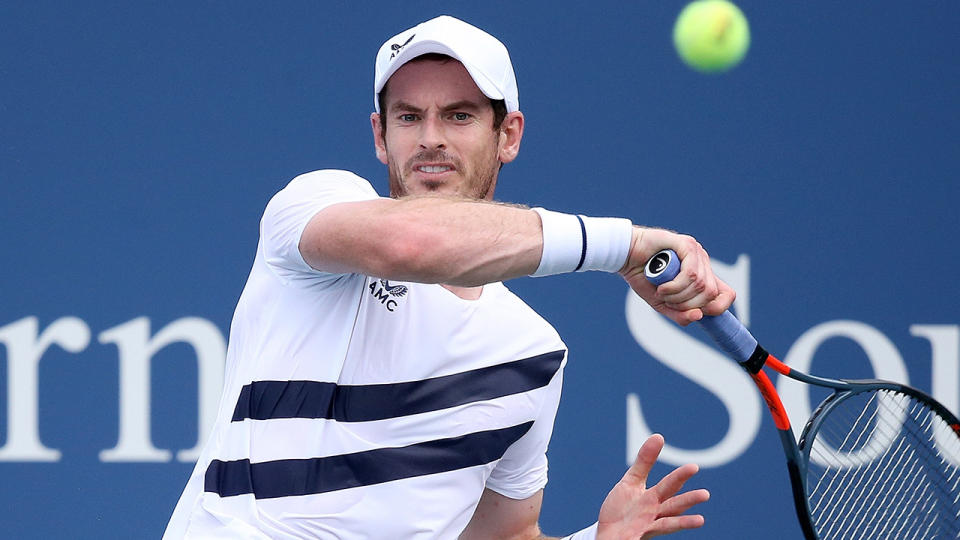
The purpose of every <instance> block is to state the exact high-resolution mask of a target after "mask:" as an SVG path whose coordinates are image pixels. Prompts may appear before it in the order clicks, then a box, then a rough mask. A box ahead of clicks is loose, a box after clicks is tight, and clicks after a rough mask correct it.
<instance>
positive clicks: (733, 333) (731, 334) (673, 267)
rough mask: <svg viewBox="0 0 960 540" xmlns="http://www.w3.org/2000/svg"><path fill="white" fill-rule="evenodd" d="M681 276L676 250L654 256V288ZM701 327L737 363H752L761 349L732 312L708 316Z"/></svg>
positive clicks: (650, 270) (650, 264)
mask: <svg viewBox="0 0 960 540" xmlns="http://www.w3.org/2000/svg"><path fill="white" fill-rule="evenodd" d="M679 273H680V257H678V256H677V254H676V252H674V251H673V250H672V249H665V250H663V251H661V252H659V253H657V254H656V255H654V256H653V257H651V258H650V260H649V261H647V265H646V267H645V268H644V274H645V275H646V277H647V281H649V282H650V283H653V284H654V285H661V284H663V283H667V282H668V281H673V278H675V277H677V274H679ZM700 324H701V325H702V326H703V329H704V330H706V331H707V334H709V335H710V337H711V338H713V340H714V341H715V342H716V343H717V346H719V347H720V348H721V349H722V350H723V351H724V352H726V353H727V354H728V355H730V356H731V357H732V358H733V359H734V360H736V361H737V362H746V361H747V360H749V359H750V356H751V355H752V354H753V352H754V350H756V348H757V340H756V338H754V337H753V335H752V334H751V333H750V331H749V330H747V328H746V327H745V326H743V324H742V323H741V322H740V321H739V320H737V318H736V317H734V316H733V313H730V312H729V311H724V312H723V314H721V315H716V316H713V315H704V317H703V318H702V319H700Z"/></svg>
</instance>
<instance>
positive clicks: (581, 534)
mask: <svg viewBox="0 0 960 540" xmlns="http://www.w3.org/2000/svg"><path fill="white" fill-rule="evenodd" d="M597 525H599V523H594V524H593V525H591V526H589V527H587V528H586V529H583V530H582V531H578V532H575V533H573V534H571V535H570V536H564V537H563V540H597Z"/></svg>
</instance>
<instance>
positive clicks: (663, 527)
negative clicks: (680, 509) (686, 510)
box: [643, 514, 704, 539]
mask: <svg viewBox="0 0 960 540" xmlns="http://www.w3.org/2000/svg"><path fill="white" fill-rule="evenodd" d="M703 523H704V519H703V516H701V515H700V514H691V515H689V516H672V517H665V518H660V519H658V520H657V521H656V522H655V523H654V524H653V527H651V529H650V531H649V532H648V533H647V534H645V535H643V538H644V539H646V538H653V537H655V536H663V535H665V534H672V533H675V532H679V531H685V530H689V529H698V528H700V527H703Z"/></svg>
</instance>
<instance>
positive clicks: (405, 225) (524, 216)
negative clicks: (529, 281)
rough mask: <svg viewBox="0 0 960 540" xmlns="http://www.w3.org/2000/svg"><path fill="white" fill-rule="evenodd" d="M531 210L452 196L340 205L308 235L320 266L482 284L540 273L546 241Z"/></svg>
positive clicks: (307, 255)
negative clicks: (538, 270) (540, 263)
mask: <svg viewBox="0 0 960 540" xmlns="http://www.w3.org/2000/svg"><path fill="white" fill-rule="evenodd" d="M541 235H542V233H541V229H540V218H539V217H538V216H537V214H536V213H535V212H533V211H531V210H527V209H523V208H520V207H515V206H508V205H503V204H498V203H490V202H484V201H475V200H468V199H457V198H445V197H410V198H404V199H399V200H397V199H375V200H370V201H361V202H350V203H342V204H336V205H332V206H330V207H328V208H326V209H324V210H322V211H321V212H319V213H317V215H316V216H314V217H313V219H311V220H310V222H309V223H308V224H307V227H306V228H305V229H304V231H303V235H302V236H301V238H300V253H301V255H303V258H304V260H305V261H306V262H307V264H309V265H310V266H312V267H313V268H315V269H317V270H321V271H326V272H337V273H345V272H358V273H362V274H366V275H372V276H378V277H384V278H389V279H396V280H404V281H415V282H420V283H445V284H448V285H458V286H465V287H469V286H478V285H484V284H487V283H492V282H495V281H503V280H506V279H511V278H515V277H520V276H524V275H528V274H531V273H533V272H534V271H535V270H536V269H537V265H538V264H539V261H540V254H541V250H542V248H543V242H542V239H541Z"/></svg>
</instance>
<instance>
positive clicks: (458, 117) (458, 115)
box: [453, 112, 470, 122]
mask: <svg viewBox="0 0 960 540" xmlns="http://www.w3.org/2000/svg"><path fill="white" fill-rule="evenodd" d="M469 118H470V115H469V114H467V113H463V112H458V113H453V119H454V120H456V121H458V122H465V121H466V120H468V119H469Z"/></svg>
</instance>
